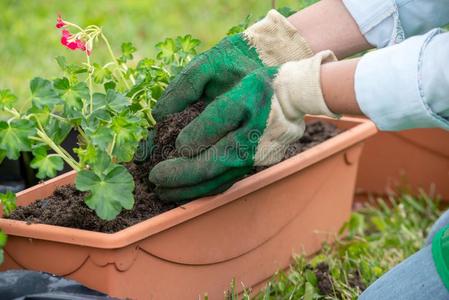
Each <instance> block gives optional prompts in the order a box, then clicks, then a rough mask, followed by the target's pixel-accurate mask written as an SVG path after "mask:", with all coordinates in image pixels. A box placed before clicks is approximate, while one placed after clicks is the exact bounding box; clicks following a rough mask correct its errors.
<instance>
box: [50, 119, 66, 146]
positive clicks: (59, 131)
mask: <svg viewBox="0 0 449 300" xmlns="http://www.w3.org/2000/svg"><path fill="white" fill-rule="evenodd" d="M70 130H72V126H71V125H70V124H69V123H67V122H63V121H60V120H58V119H56V118H50V119H49V120H48V123H47V124H46V125H45V132H46V133H47V135H48V136H49V137H50V138H51V139H52V140H53V142H54V143H55V144H57V145H59V144H61V143H62V142H63V141H64V140H65V139H66V138H67V136H68V135H69V133H70Z"/></svg>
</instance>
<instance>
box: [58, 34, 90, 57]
mask: <svg viewBox="0 0 449 300" xmlns="http://www.w3.org/2000/svg"><path fill="white" fill-rule="evenodd" d="M61 44H62V45H64V46H65V47H67V48H68V49H70V50H77V49H80V50H81V51H84V52H86V53H87V55H90V50H89V49H87V47H86V43H85V42H84V41H82V40H80V39H72V34H71V33H70V31H68V30H66V29H63V30H62V37H61Z"/></svg>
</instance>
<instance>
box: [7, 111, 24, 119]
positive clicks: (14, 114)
mask: <svg viewBox="0 0 449 300" xmlns="http://www.w3.org/2000/svg"><path fill="white" fill-rule="evenodd" d="M5 111H6V112H8V113H10V114H12V115H13V116H14V118H15V119H18V118H20V113H19V112H18V111H17V110H16V109H15V108H13V109H10V108H5Z"/></svg>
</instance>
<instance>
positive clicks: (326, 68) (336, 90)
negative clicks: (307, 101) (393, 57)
mask: <svg viewBox="0 0 449 300" xmlns="http://www.w3.org/2000/svg"><path fill="white" fill-rule="evenodd" d="M359 61H360V59H358V58H355V59H348V60H342V61H338V62H332V63H327V64H324V65H322V66H321V90H322V92H323V97H324V100H325V102H326V105H327V107H328V108H329V109H330V110H331V111H332V112H334V113H336V114H347V115H361V114H363V113H362V111H361V110H360V107H359V105H358V103H357V99H356V95H355V90H354V79H355V72H356V69H357V64H358V63H359Z"/></svg>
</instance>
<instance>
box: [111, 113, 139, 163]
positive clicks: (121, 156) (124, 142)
mask: <svg viewBox="0 0 449 300" xmlns="http://www.w3.org/2000/svg"><path fill="white" fill-rule="evenodd" d="M140 122H143V119H141V118H139V117H138V116H130V115H127V114H126V113H122V114H121V115H119V116H116V117H114V118H113V120H112V130H113V131H114V133H115V135H116V138H115V147H114V149H113V152H112V154H113V155H114V156H115V157H116V158H117V160H118V161H119V162H129V161H131V160H132V158H133V156H134V153H135V152H136V150H137V147H138V146H139V141H140V140H141V139H142V138H143V137H144V136H145V134H146V133H147V130H143V128H145V126H142V125H141V124H140Z"/></svg>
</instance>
